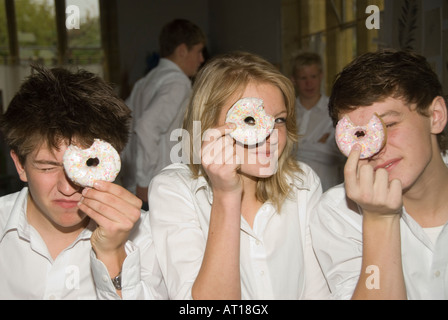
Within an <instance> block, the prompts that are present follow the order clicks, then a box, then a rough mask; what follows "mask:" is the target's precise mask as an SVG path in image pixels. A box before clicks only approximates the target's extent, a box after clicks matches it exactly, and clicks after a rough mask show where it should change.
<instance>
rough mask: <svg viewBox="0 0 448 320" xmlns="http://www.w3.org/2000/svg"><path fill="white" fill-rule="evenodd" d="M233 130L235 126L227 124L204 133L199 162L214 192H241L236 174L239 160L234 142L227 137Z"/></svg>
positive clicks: (239, 178) (239, 180)
mask: <svg viewBox="0 0 448 320" xmlns="http://www.w3.org/2000/svg"><path fill="white" fill-rule="evenodd" d="M234 129H235V125H234V124H231V123H228V124H225V125H223V126H221V127H218V128H213V129H210V130H207V131H206V133H205V137H204V143H203V144H202V149H201V161H202V167H203V168H204V170H205V171H206V173H207V176H208V177H209V179H210V181H211V184H212V187H213V189H214V190H219V191H224V192H233V191H237V192H238V191H241V177H240V176H239V174H238V173H237V171H238V169H239V167H240V164H241V159H240V158H239V157H238V155H236V152H235V146H234V144H235V141H234V140H233V139H232V138H231V137H230V136H229V132H230V131H232V130H234Z"/></svg>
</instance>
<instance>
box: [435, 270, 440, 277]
mask: <svg viewBox="0 0 448 320" xmlns="http://www.w3.org/2000/svg"><path fill="white" fill-rule="evenodd" d="M434 275H435V276H436V278H438V277H440V271H439V270H437V271H436V272H434Z"/></svg>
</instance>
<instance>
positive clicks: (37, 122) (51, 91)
mask: <svg viewBox="0 0 448 320" xmlns="http://www.w3.org/2000/svg"><path fill="white" fill-rule="evenodd" d="M32 71H33V74H32V75H31V76H30V77H29V78H28V79H27V80H26V81H25V82H24V83H23V85H22V86H21V88H20V90H19V92H18V93H17V94H16V95H15V96H14V98H13V99H12V101H11V103H10V105H9V107H8V109H7V111H6V113H5V114H4V115H2V117H1V118H0V128H1V130H2V132H3V134H4V136H5V140H6V142H7V144H8V146H9V148H10V149H11V157H12V159H13V160H14V163H15V165H16V168H17V172H18V174H19V176H20V179H21V180H22V181H24V182H26V183H27V187H25V188H23V189H22V190H21V191H20V192H18V193H15V194H10V195H7V196H4V197H2V198H0V256H1V257H2V258H1V259H0V288H1V290H0V299H115V298H120V297H122V298H125V299H139V298H144V299H153V298H162V297H163V292H164V287H163V281H162V280H161V278H160V277H159V271H158V264H157V261H156V259H155V254H154V249H153V245H152V237H151V233H150V228H149V225H148V224H149V222H148V214H147V212H141V210H140V207H141V201H140V200H139V199H138V198H137V197H136V196H135V195H133V194H131V193H130V192H128V191H127V190H126V189H124V188H123V187H121V186H119V185H116V184H113V183H110V182H106V181H97V182H95V184H94V186H93V187H92V188H82V187H80V186H78V185H76V184H74V183H73V182H72V181H70V180H69V178H68V177H67V175H66V173H65V171H64V168H63V163H62V158H63V154H64V152H65V150H66V149H67V147H68V146H69V145H70V144H74V145H77V146H79V147H82V148H87V147H89V146H90V145H91V144H92V143H93V140H94V139H101V140H105V141H107V142H109V143H111V144H112V145H113V146H114V147H115V149H116V150H117V151H118V152H120V151H121V150H122V149H123V148H124V146H125V144H126V142H127V139H128V129H129V121H130V110H129V109H128V108H127V106H126V105H125V104H124V102H122V101H121V100H120V99H119V98H118V97H116V95H115V94H114V93H113V90H112V88H111V87H110V86H108V85H107V84H106V83H105V82H104V81H103V80H101V79H100V78H98V77H97V76H95V75H93V74H91V73H89V72H87V71H78V72H76V73H72V72H69V71H67V70H65V69H62V68H55V69H51V70H49V69H46V68H43V67H33V70H32Z"/></svg>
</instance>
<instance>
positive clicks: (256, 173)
mask: <svg viewBox="0 0 448 320" xmlns="http://www.w3.org/2000/svg"><path fill="white" fill-rule="evenodd" d="M277 169H278V165H277V162H275V163H271V164H269V165H251V166H248V167H246V168H244V170H242V172H243V173H245V174H247V175H250V176H253V177H256V178H269V177H271V176H273V175H274V174H275V173H276V172H277Z"/></svg>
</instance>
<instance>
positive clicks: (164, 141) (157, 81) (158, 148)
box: [121, 58, 191, 192]
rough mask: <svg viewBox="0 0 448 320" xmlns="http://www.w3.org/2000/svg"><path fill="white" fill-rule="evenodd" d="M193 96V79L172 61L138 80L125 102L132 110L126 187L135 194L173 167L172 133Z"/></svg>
mask: <svg viewBox="0 0 448 320" xmlns="http://www.w3.org/2000/svg"><path fill="white" fill-rule="evenodd" d="M190 95H191V80H190V79H189V78H188V77H187V75H186V74H185V73H184V72H183V71H182V70H181V69H180V68H179V66H178V65H177V64H175V63H174V62H172V61H171V60H168V59H165V58H161V59H160V61H159V64H158V66H157V67H156V68H154V69H153V70H151V72H149V73H148V74H147V75H146V76H145V77H144V78H142V79H140V80H139V81H137V83H136V84H135V86H134V89H133V90H132V93H131V96H130V97H129V98H128V100H127V101H126V103H127V104H128V106H129V108H130V109H131V110H132V126H131V136H130V139H129V143H128V144H127V146H126V148H125V150H124V151H123V168H122V169H123V170H122V172H121V179H122V182H123V185H124V186H125V187H126V188H127V189H129V190H130V191H132V192H135V188H136V185H139V186H141V187H147V186H148V185H149V182H150V181H151V179H152V178H153V177H154V176H155V175H156V174H157V173H159V171H160V170H162V169H163V168H164V167H166V166H167V165H169V164H171V159H170V151H171V149H172V147H173V146H174V145H175V144H176V143H178V141H177V140H175V141H171V133H172V132H173V130H175V129H177V128H180V127H182V120H183V115H184V112H185V109H186V107H187V103H188V99H189V98H190Z"/></svg>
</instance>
